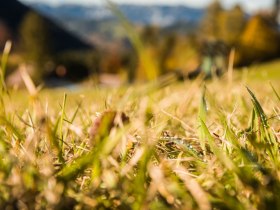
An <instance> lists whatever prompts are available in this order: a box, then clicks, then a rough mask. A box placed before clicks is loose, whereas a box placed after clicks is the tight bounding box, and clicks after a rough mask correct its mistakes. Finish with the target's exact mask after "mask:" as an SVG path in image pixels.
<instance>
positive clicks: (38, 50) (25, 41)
mask: <svg viewBox="0 0 280 210" xmlns="http://www.w3.org/2000/svg"><path fill="white" fill-rule="evenodd" d="M20 35H21V49H22V53H23V57H24V59H25V61H26V62H29V63H32V65H33V67H34V70H35V71H34V72H33V75H32V76H33V77H34V78H36V79H37V80H40V79H42V78H43V76H45V75H46V74H47V73H48V69H46V63H47V62H48V61H49V60H50V58H51V55H52V54H51V45H52V43H51V39H50V36H49V30H48V24H47V23H46V21H45V20H44V19H43V18H42V17H41V16H40V15H38V14H37V13H35V12H29V13H27V15H26V16H25V17H24V19H23V21H22V23H21V26H20Z"/></svg>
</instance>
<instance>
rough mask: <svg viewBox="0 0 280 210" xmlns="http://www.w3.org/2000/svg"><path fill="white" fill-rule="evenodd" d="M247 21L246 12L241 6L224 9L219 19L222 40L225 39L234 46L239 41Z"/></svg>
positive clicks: (230, 45)
mask: <svg viewBox="0 0 280 210" xmlns="http://www.w3.org/2000/svg"><path fill="white" fill-rule="evenodd" d="M246 22H247V21H246V17H245V12H244V11H243V9H242V7H241V6H239V5H236V6H235V7H233V8H232V9H231V10H229V11H224V12H223V13H222V14H221V15H220V20H219V25H220V31H219V38H220V40H222V41H224V42H225V44H227V45H228V46H229V47H234V46H235V45H236V44H237V42H238V41H239V37H240V35H241V34H242V32H243V30H244V28H245V26H246Z"/></svg>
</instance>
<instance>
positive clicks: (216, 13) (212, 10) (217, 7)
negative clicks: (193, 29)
mask: <svg viewBox="0 0 280 210" xmlns="http://www.w3.org/2000/svg"><path fill="white" fill-rule="evenodd" d="M223 11H224V10H223V7H222V5H221V4H220V2H219V1H217V0H216V1H214V2H212V3H211V4H210V5H209V6H208V8H207V9H206V13H205V16H204V18H203V19H202V22H201V26H200V27H201V28H200V32H199V36H200V37H202V38H203V39H212V40H213V39H218V38H219V36H220V24H219V20H220V18H221V15H222V14H223Z"/></svg>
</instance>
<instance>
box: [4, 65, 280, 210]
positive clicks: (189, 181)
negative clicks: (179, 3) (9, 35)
mask: <svg viewBox="0 0 280 210" xmlns="http://www.w3.org/2000/svg"><path fill="white" fill-rule="evenodd" d="M279 66H280V65H279V62H275V63H270V64H266V65H262V66H258V67H257V66H255V67H253V68H252V69H251V70H248V71H243V72H236V73H234V75H233V77H232V76H229V75H227V74H226V75H224V77H223V78H221V79H219V80H218V79H215V78H214V79H213V80H212V81H207V82H205V81H203V80H200V79H197V80H195V81H185V82H177V81H176V80H174V78H172V77H166V78H161V79H160V80H158V81H156V82H152V83H148V84H140V85H135V86H130V87H122V88H118V89H110V88H101V87H91V88H89V87H83V88H79V89H76V90H75V91H73V90H72V91H70V90H67V89H55V90H42V91H40V92H39V93H36V92H35V93H34V92H33V93H32V91H29V92H28V91H25V90H21V91H16V92H15V91H9V92H7V91H6V90H5V86H4V83H2V86H1V104H0V106H1V109H0V209H125V210H127V209H160V210H161V209H202V210H210V209H252V210H253V209H280V195H279V191H280V177H279V176H280V154H279V140H280V139H279V138H280V133H279V132H280V124H279V120H280V118H279V116H280V115H279V112H280V107H279V101H280V97H279V95H278V94H279V88H280V86H279V84H278V83H277V80H278V79H279V76H278V75H280V74H279V73H278V69H279V68H278V67H279ZM256 68H257V69H256ZM264 72H266V73H264ZM269 81H270V82H269Z"/></svg>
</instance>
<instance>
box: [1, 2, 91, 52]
mask: <svg viewBox="0 0 280 210" xmlns="http://www.w3.org/2000/svg"><path fill="white" fill-rule="evenodd" d="M29 12H35V10H34V9H32V8H30V7H29V6H26V5H24V4H22V3H21V2H19V1H17V0H8V1H2V2H1V7H0V22H1V23H2V24H4V25H5V26H6V30H8V33H9V34H10V37H11V38H12V40H13V42H14V43H16V42H17V41H18V40H19V39H20V37H19V36H20V35H19V30H20V25H21V23H22V20H23V19H24V17H25V16H26V15H27V14H28V13H29ZM41 17H42V18H43V19H44V20H45V23H46V24H47V25H48V28H49V30H50V31H49V33H50V36H51V38H52V40H53V43H51V44H52V45H53V47H54V50H55V51H57V52H58V51H65V50H81V49H83V50H85V49H92V46H90V45H89V44H87V43H85V42H84V41H82V40H80V39H79V38H77V37H76V36H75V35H73V34H71V33H70V32H69V31H67V30H65V29H63V28H62V27H60V26H59V25H57V24H56V22H55V21H52V20H51V19H50V18H48V17H45V16H44V15H42V16H41ZM0 35H1V34H0ZM0 38H1V37H0ZM1 41H2V42H4V43H5V41H6V40H5V39H1ZM0 46H3V43H0Z"/></svg>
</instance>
